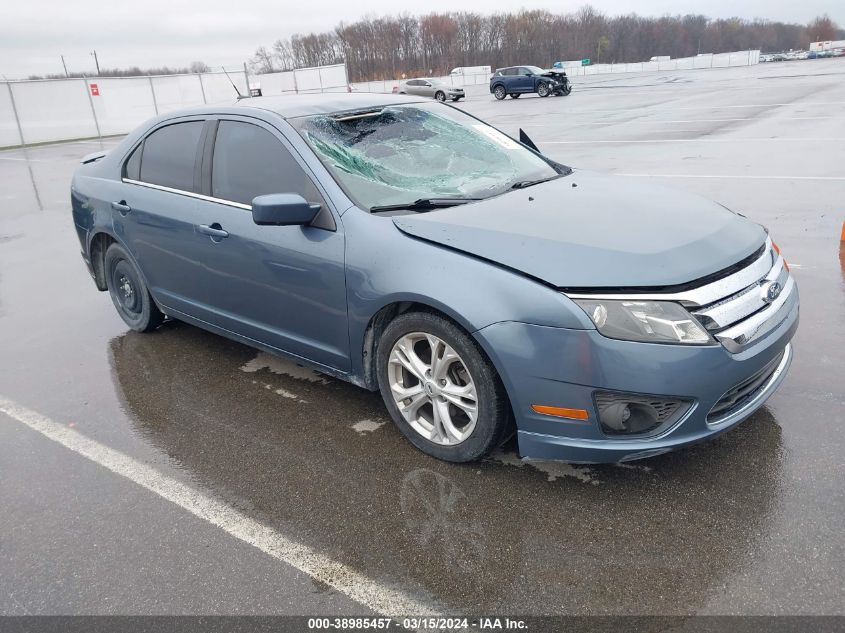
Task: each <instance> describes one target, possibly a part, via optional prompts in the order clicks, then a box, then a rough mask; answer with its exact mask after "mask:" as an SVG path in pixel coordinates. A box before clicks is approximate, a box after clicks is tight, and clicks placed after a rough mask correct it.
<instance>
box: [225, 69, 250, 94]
mask: <svg viewBox="0 0 845 633" xmlns="http://www.w3.org/2000/svg"><path fill="white" fill-rule="evenodd" d="M220 68H222V69H223V73H224V74H225V75H226V78H227V79H228V80H229V83H230V84H232V88H234V89H235V92H237V93H238V101H240V100H241V99H246V96H245V95H242V94H241V91H240V90H238V87H237V86H236V85H235V82H234V81H232V78H231V77H230V76H229V73H227V72H226V67H225V66H221V67H220Z"/></svg>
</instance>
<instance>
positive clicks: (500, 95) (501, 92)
mask: <svg viewBox="0 0 845 633" xmlns="http://www.w3.org/2000/svg"><path fill="white" fill-rule="evenodd" d="M493 96H494V97H496V99H498V100H499V101H501V100H502V99H504V98H505V97H507V96H508V93H507V91H506V90H505V87H504V86H503V85H501V84H499V85H498V86H496V87H495V88H493Z"/></svg>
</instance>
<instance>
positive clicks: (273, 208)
mask: <svg viewBox="0 0 845 633" xmlns="http://www.w3.org/2000/svg"><path fill="white" fill-rule="evenodd" d="M319 212H320V205H319V204H310V203H308V202H306V201H305V198H303V197H302V196H300V195H297V194H295V193H271V194H268V195H266V196H257V197H255V198H253V200H252V221H253V222H255V223H256V224H260V225H266V226H293V225H297V224H310V223H311V222H312V221H313V220H314V218H315V217H317V214H318V213H319Z"/></svg>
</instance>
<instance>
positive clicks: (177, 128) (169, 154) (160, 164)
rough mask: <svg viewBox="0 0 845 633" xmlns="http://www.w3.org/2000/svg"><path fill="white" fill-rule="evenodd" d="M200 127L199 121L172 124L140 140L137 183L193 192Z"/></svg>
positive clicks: (202, 123) (200, 133) (201, 124)
mask: <svg viewBox="0 0 845 633" xmlns="http://www.w3.org/2000/svg"><path fill="white" fill-rule="evenodd" d="M203 125H204V122H203V121H189V122H187V123H175V124H173V125H168V126H166V127H162V128H159V129H157V130H156V131H155V132H153V133H152V134H150V135H149V136H148V137H147V138H146V140H144V145H143V148H144V150H143V156H142V157H141V165H140V175H141V177H140V178H139V180H141V181H143V182H148V183H151V184H154V185H161V186H163V187H172V188H173V189H181V190H182V191H194V162H195V160H196V156H197V146H198V145H199V140H200V136H201V135H202V127H203ZM132 158H134V156H133V157H132ZM131 160H132V159H130V162H131ZM128 168H129V165H128V164H127V169H128ZM127 177H128V176H127Z"/></svg>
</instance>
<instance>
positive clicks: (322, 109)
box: [238, 92, 420, 119]
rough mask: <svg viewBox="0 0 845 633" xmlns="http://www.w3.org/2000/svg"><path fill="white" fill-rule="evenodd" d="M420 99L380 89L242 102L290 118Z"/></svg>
mask: <svg viewBox="0 0 845 633" xmlns="http://www.w3.org/2000/svg"><path fill="white" fill-rule="evenodd" d="M419 101H420V100H419V99H416V98H413V97H406V96H404V95H394V94H383V93H378V92H358V93H356V92H351V93H348V92H323V93H319V92H317V93H310V94H296V95H279V96H272V97H251V98H249V99H241V100H240V101H238V106H239V107H243V108H260V109H262V110H269V111H270V112H274V113H276V114H278V115H279V116H281V117H283V118H285V119H289V118H294V117H300V116H309V115H313V114H331V113H333V112H347V111H354V110H365V109H368V108H379V107H384V106H389V105H399V104H403V103H419Z"/></svg>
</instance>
